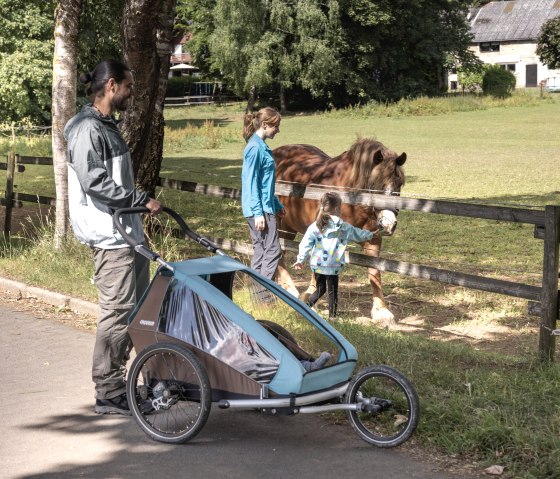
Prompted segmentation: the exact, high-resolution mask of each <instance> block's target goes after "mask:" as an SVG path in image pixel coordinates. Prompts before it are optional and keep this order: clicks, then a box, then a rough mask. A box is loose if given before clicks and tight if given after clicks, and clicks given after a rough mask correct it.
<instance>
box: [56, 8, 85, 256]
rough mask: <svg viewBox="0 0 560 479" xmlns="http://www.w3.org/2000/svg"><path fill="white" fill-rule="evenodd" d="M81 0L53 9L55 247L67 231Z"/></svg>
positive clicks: (57, 246) (59, 244)
mask: <svg viewBox="0 0 560 479" xmlns="http://www.w3.org/2000/svg"><path fill="white" fill-rule="evenodd" d="M81 10H82V0H59V1H58V5H57V7H56V12H55V29H54V57H53V87H52V150H53V165H54V181H55V190H56V216H55V234H54V245H55V248H60V246H61V244H62V242H63V240H64V238H65V237H66V235H67V233H68V230H69V219H68V166H67V162H66V140H65V139H64V125H66V122H67V121H68V120H69V119H70V118H72V117H73V116H74V115H75V114H76V76H77V75H76V64H77V58H78V35H79V26H80V12H81Z"/></svg>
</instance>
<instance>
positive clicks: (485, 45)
mask: <svg viewBox="0 0 560 479" xmlns="http://www.w3.org/2000/svg"><path fill="white" fill-rule="evenodd" d="M478 46H479V48H480V51H481V52H484V53H487V52H499V51H500V44H499V43H498V42H482V43H479V45H478Z"/></svg>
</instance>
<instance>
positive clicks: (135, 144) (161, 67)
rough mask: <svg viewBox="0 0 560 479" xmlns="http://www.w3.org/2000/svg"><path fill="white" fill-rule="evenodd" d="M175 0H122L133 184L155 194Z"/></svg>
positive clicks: (125, 128)
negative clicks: (129, 72) (128, 70)
mask: <svg viewBox="0 0 560 479" xmlns="http://www.w3.org/2000/svg"><path fill="white" fill-rule="evenodd" d="M175 6H176V0H126V2H125V8H124V15H123V18H124V21H123V46H124V58H125V63H126V64H127V65H128V66H129V67H130V68H131V69H132V71H133V72H134V90H135V93H134V96H133V100H132V102H131V104H130V106H129V109H128V110H127V112H126V113H125V115H124V121H123V125H122V131H123V135H124V137H125V140H126V141H127V143H128V146H129V148H130V150H131V154H132V161H133V165H134V172H135V174H136V181H137V184H138V185H139V186H140V187H141V188H142V189H143V190H144V191H146V192H148V193H149V194H150V195H154V192H155V188H156V185H157V183H158V178H159V171H160V168H161V161H162V153H163V133H164V125H165V122H164V118H163V104H164V100H165V90H166V86H167V76H168V73H169V67H170V58H171V52H172V39H173V19H174V16H175Z"/></svg>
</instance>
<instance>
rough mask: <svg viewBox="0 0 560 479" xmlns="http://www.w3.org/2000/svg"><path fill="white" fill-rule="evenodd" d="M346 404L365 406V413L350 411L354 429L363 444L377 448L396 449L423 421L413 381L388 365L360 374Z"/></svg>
mask: <svg viewBox="0 0 560 479" xmlns="http://www.w3.org/2000/svg"><path fill="white" fill-rule="evenodd" d="M344 402H345V403H347V404H353V403H362V405H363V410H362V411H348V420H349V421H350V424H351V425H352V428H353V429H354V431H356V433H357V434H358V436H360V438H362V439H363V440H364V441H366V442H368V443H370V444H373V445H375V446H378V447H395V446H398V445H400V444H402V443H403V442H405V441H406V440H407V439H408V438H409V437H410V436H411V435H412V434H413V433H414V431H415V430H416V426H417V425H418V420H419V419H420V403H419V401H418V395H417V394H416V391H415V390H414V387H413V386H412V384H411V383H410V381H409V380H408V379H407V378H406V377H404V376H403V375H402V374H401V373H400V372H399V371H397V370H396V369H393V368H391V367H389V366H383V365H379V366H371V367H368V368H365V369H362V370H361V371H358V373H357V374H356V376H355V377H354V378H353V379H352V381H351V382H350V384H349V386H348V390H347V391H346V396H345V398H344Z"/></svg>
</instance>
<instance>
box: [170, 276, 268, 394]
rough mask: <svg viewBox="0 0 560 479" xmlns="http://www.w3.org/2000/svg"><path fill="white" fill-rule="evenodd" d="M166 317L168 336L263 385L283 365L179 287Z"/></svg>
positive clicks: (172, 297) (185, 289)
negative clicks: (207, 354) (193, 347)
mask: <svg viewBox="0 0 560 479" xmlns="http://www.w3.org/2000/svg"><path fill="white" fill-rule="evenodd" d="M163 315H164V317H165V320H166V331H165V332H166V333H167V334H169V335H170V336H173V337H175V338H178V339H181V340H182V341H185V342H186V343H189V344H192V345H194V346H196V347H197V348H199V349H202V350H203V351H206V352H207V353H209V354H211V355H212V356H214V357H216V358H218V359H219V360H221V361H223V362H224V363H226V364H228V365H229V366H231V367H233V368H234V369H236V370H238V371H240V372H242V373H244V374H246V375H247V376H249V377H250V378H252V379H254V380H255V381H259V382H260V383H265V384H267V383H269V382H270V381H271V380H272V378H273V377H274V375H275V374H276V371H277V370H278V366H279V362H278V360H277V359H276V358H274V357H273V356H272V355H271V354H270V353H269V352H268V351H267V350H266V349H264V348H263V347H261V346H260V345H259V344H258V343H257V342H256V341H255V340H254V339H253V338H252V337H251V336H249V335H248V334H247V333H245V332H244V331H243V330H242V329H241V328H240V327H239V326H238V325H237V324H235V323H233V322H232V321H230V320H229V319H228V318H227V317H226V316H224V315H223V314H222V313H220V312H219V311H218V310H216V309H215V308H214V307H213V306H212V305H210V304H208V303H207V302H206V301H204V300H203V299H201V298H200V297H199V296H198V295H196V294H195V293H193V291H192V290H191V289H190V288H188V287H187V286H184V285H181V284H178V283H175V284H174V285H173V286H172V290H171V292H170V294H169V297H168V301H167V304H166V305H165V310H164V311H163Z"/></svg>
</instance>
